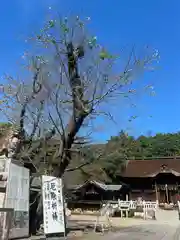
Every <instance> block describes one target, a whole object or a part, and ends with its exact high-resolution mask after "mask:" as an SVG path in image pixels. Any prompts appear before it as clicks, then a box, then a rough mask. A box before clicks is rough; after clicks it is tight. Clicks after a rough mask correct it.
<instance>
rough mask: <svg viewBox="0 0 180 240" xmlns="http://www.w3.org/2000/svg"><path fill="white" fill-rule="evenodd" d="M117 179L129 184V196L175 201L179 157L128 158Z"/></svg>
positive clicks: (179, 187) (179, 176)
mask: <svg viewBox="0 0 180 240" xmlns="http://www.w3.org/2000/svg"><path fill="white" fill-rule="evenodd" d="M117 178H118V181H123V182H124V183H126V184H129V185H130V187H131V191H130V193H129V198H130V199H131V200H136V199H137V198H138V197H142V198H143V199H144V200H147V201H148V200H150V201H156V200H158V202H159V203H176V202H177V200H178V198H179V193H180V157H176V158H172V157H171V158H170V157H168V158H159V159H148V160H129V161H128V164H127V167H126V169H125V170H124V172H123V173H122V174H121V176H118V177H117Z"/></svg>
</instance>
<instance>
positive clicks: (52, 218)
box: [42, 176, 65, 235]
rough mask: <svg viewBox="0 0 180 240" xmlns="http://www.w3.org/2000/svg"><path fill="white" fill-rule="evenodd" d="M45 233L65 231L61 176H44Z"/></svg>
mask: <svg viewBox="0 0 180 240" xmlns="http://www.w3.org/2000/svg"><path fill="white" fill-rule="evenodd" d="M42 196H43V216H44V233H45V234H46V235H47V234H52V233H65V215H64V199H63V186H62V180H61V179H60V178H55V177H52V176H42Z"/></svg>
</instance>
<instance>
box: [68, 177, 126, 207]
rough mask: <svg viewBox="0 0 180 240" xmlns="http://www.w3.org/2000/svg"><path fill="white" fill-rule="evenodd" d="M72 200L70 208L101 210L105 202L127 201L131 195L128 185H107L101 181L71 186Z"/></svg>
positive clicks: (69, 202)
mask: <svg viewBox="0 0 180 240" xmlns="http://www.w3.org/2000/svg"><path fill="white" fill-rule="evenodd" d="M68 191H69V192H70V194H69V195H70V196H72V198H71V199H69V200H68V206H69V207H70V208H87V209H91V208H99V207H100V205H101V204H102V203H103V202H106V201H117V200H118V199H122V200H126V197H127V195H128V193H129V187H128V185H127V184H123V183H122V184H120V185H107V184H104V183H102V182H99V181H86V182H85V183H84V184H81V185H76V186H71V187H69V189H68Z"/></svg>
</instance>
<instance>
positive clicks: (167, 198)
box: [165, 184, 169, 203]
mask: <svg viewBox="0 0 180 240" xmlns="http://www.w3.org/2000/svg"><path fill="white" fill-rule="evenodd" d="M165 189H166V200H167V203H169V196H168V186H167V184H166V185H165Z"/></svg>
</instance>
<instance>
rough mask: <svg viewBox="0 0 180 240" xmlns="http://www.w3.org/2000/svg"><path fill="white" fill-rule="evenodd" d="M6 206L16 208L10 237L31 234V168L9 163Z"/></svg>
mask: <svg viewBox="0 0 180 240" xmlns="http://www.w3.org/2000/svg"><path fill="white" fill-rule="evenodd" d="M5 207H6V208H14V219H13V223H12V224H13V226H12V229H11V232H10V239H12V238H20V237H28V236H29V169H27V168H25V167H23V166H18V165H16V164H14V163H12V162H10V164H9V174H8V181H7V189H6V199H5Z"/></svg>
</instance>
